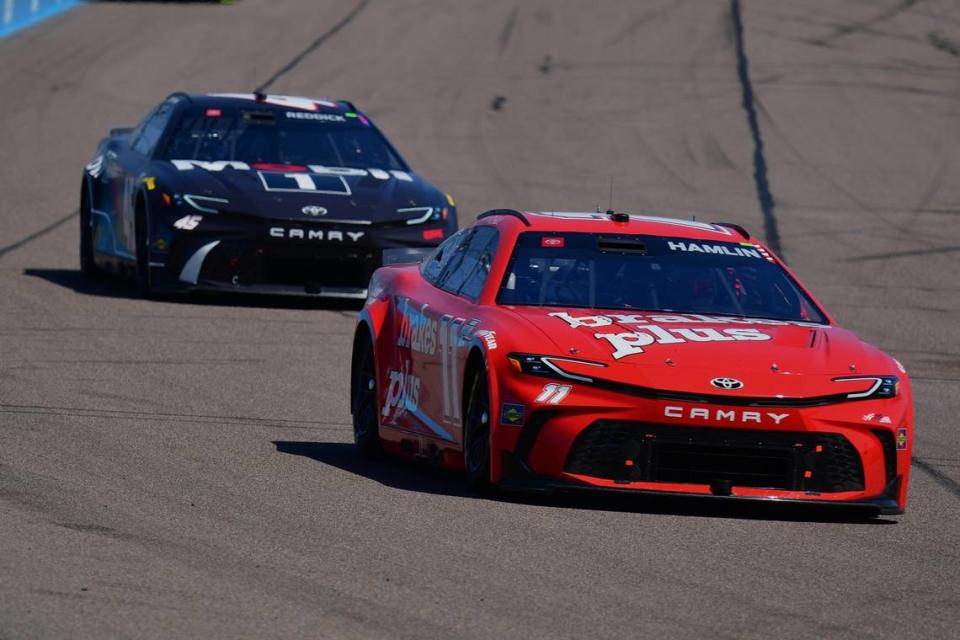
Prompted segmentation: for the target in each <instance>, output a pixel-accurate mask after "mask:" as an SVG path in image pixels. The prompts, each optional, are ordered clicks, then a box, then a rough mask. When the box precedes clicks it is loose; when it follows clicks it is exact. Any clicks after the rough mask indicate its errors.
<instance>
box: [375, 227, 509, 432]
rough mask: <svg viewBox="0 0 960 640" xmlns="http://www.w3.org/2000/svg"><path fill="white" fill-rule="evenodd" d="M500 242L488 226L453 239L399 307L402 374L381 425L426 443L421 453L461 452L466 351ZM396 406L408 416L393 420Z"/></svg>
mask: <svg viewBox="0 0 960 640" xmlns="http://www.w3.org/2000/svg"><path fill="white" fill-rule="evenodd" d="M458 236H459V237H458ZM496 239H497V231H496V229H495V228H494V227H492V226H487V225H482V226H479V227H475V228H473V229H468V230H466V231H463V232H461V233H460V234H457V236H453V237H451V239H450V240H449V241H448V242H446V243H444V245H442V247H441V249H440V250H438V251H437V252H436V253H434V254H433V255H432V256H431V257H430V258H429V259H428V262H427V263H426V264H425V265H424V266H423V269H422V275H423V277H422V278H421V279H420V281H419V282H418V283H417V284H416V285H414V286H413V287H412V288H410V289H407V290H405V291H404V293H406V294H408V295H406V296H403V297H400V298H399V299H398V300H397V307H396V308H397V321H398V323H399V325H398V339H397V347H398V349H397V352H398V353H397V358H396V363H397V367H398V368H394V369H391V370H390V371H388V372H387V380H386V389H387V392H386V401H385V403H384V409H383V411H384V415H382V416H381V420H382V424H384V426H390V427H394V428H397V429H400V430H403V431H407V432H410V433H416V434H417V435H418V436H421V437H420V438H418V440H419V442H420V446H421V447H427V446H429V445H430V444H436V445H438V446H441V447H442V446H453V447H454V448H458V449H459V448H460V443H461V433H460V431H461V415H462V409H463V408H462V406H461V404H462V395H463V366H464V363H465V360H466V356H467V354H466V349H465V347H466V345H467V344H468V341H469V338H470V337H472V335H473V332H474V331H475V330H476V327H477V325H478V324H479V322H480V320H479V317H478V316H479V313H478V309H477V305H476V300H477V298H478V297H479V295H480V291H481V289H482V288H483V284H484V282H485V281H486V276H487V274H488V273H489V270H490V264H491V263H492V258H493V252H494V251H495V250H496ZM448 243H449V245H448ZM398 406H400V407H403V408H404V409H405V410H403V411H399V412H392V409H393V408H394V407H398ZM391 418H392V419H391ZM424 438H426V439H427V440H426V441H424Z"/></svg>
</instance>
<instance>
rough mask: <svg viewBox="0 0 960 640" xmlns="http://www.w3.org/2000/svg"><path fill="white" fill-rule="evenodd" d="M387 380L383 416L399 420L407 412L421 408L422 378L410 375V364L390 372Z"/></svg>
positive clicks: (404, 364) (405, 363)
mask: <svg viewBox="0 0 960 640" xmlns="http://www.w3.org/2000/svg"><path fill="white" fill-rule="evenodd" d="M387 378H388V380H389V383H388V385H387V397H386V400H385V401H384V403H383V411H382V413H381V415H382V416H383V417H384V418H387V417H391V416H392V419H393V420H397V419H398V418H400V417H401V416H402V415H404V414H405V413H406V412H407V411H417V408H418V407H419V406H420V378H419V377H417V376H415V375H413V374H412V373H410V362H409V361H407V362H404V363H403V368H402V369H399V370H398V369H391V370H390V371H388V372H387Z"/></svg>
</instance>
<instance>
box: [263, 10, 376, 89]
mask: <svg viewBox="0 0 960 640" xmlns="http://www.w3.org/2000/svg"><path fill="white" fill-rule="evenodd" d="M369 4H370V0H360V2H358V3H357V5H356V6H355V7H354V8H353V9H352V10H351V11H350V13H348V14H347V15H345V16H344V17H343V19H342V20H341V21H340V22H338V23H337V24H335V25H333V26H332V27H330V28H329V29H327V30H326V31H324V32H323V33H321V34H320V36H319V37H317V39H316V40H314V41H313V42H311V43H310V44H309V45H308V46H307V48H306V49H304V50H303V51H301V52H300V53H298V54H297V55H296V56H294V58H293V59H292V60H290V62H288V63H287V64H285V65H284V66H283V67H281V68H280V69H279V70H278V71H277V72H276V73H274V74H273V75H272V76H270V79H269V80H267V81H266V82H264V83H263V84H261V85H260V86H259V87H257V88H256V89H254V91H255V92H258V93H259V92H261V91H266V90H267V89H268V88H269V87H270V86H271V85H272V84H273V83H274V82H276V81H277V80H279V79H280V78H281V77H283V76H285V75H286V74H287V73H289V72H290V71H292V70H293V69H294V68H295V67H296V66H297V65H298V64H300V63H301V62H303V60H304V58H306V57H307V56H308V55H310V54H311V53H313V52H314V51H315V50H316V49H317V48H318V47H319V46H320V45H322V44H323V43H324V42H326V41H327V40H329V39H330V38H332V37H333V36H334V35H336V34H337V32H339V31H340V30H341V29H343V28H344V27H345V26H347V25H348V24H350V22H351V21H352V20H353V19H354V18H356V17H357V15H359V14H360V12H361V11H363V10H364V9H366V8H367V5H369Z"/></svg>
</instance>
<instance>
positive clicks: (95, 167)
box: [85, 156, 103, 178]
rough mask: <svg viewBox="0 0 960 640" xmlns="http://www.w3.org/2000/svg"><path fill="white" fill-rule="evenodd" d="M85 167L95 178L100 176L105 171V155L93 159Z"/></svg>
mask: <svg viewBox="0 0 960 640" xmlns="http://www.w3.org/2000/svg"><path fill="white" fill-rule="evenodd" d="M85 169H86V170H87V172H88V173H89V174H90V175H92V176H93V177H94V178H99V177H100V174H101V173H103V156H97V157H96V158H94V159H93V160H91V161H90V163H89V164H87V166H86V167H85Z"/></svg>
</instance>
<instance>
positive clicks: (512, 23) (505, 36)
mask: <svg viewBox="0 0 960 640" xmlns="http://www.w3.org/2000/svg"><path fill="white" fill-rule="evenodd" d="M519 13H520V10H519V9H518V8H517V7H514V8H513V9H511V10H510V13H508V14H507V19H506V20H505V21H504V23H503V28H502V29H501V30H500V35H499V36H498V37H497V55H498V56H500V55H503V52H504V51H506V49H507V46H508V45H509V44H510V40H511V39H512V38H513V31H514V29H516V27H517V15H518V14H519Z"/></svg>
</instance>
